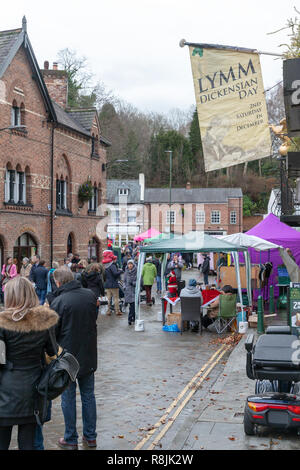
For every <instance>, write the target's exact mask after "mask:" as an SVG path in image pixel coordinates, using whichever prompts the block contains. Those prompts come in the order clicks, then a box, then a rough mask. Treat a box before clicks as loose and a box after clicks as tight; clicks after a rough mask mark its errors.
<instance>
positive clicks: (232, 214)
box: [230, 211, 236, 224]
mask: <svg viewBox="0 0 300 470" xmlns="http://www.w3.org/2000/svg"><path fill="white" fill-rule="evenodd" d="M230 223H231V224H236V211H231V212H230Z"/></svg>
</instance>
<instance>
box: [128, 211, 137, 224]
mask: <svg viewBox="0 0 300 470" xmlns="http://www.w3.org/2000/svg"><path fill="white" fill-rule="evenodd" d="M127 222H128V223H130V222H136V211H135V210H130V211H128V212H127Z"/></svg>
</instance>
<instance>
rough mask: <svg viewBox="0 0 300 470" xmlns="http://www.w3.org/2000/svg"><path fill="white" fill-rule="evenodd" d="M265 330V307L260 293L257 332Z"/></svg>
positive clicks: (260, 332) (261, 332)
mask: <svg viewBox="0 0 300 470" xmlns="http://www.w3.org/2000/svg"><path fill="white" fill-rule="evenodd" d="M264 332H265V327H264V307H263V298H262V296H261V295H260V296H259V297H258V299H257V333H258V334H263V333H264Z"/></svg>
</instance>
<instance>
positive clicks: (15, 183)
mask: <svg viewBox="0 0 300 470" xmlns="http://www.w3.org/2000/svg"><path fill="white" fill-rule="evenodd" d="M4 200H5V202H9V203H11V204H26V175H25V173H24V172H23V171H15V170H6V173H5V194H4Z"/></svg>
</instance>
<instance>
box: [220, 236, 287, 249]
mask: <svg viewBox="0 0 300 470" xmlns="http://www.w3.org/2000/svg"><path fill="white" fill-rule="evenodd" d="M216 237H217V238H220V239H221V240H224V241H226V242H228V243H232V244H233V245H238V246H246V247H251V248H254V249H255V250H257V251H266V250H273V249H274V248H279V247H280V246H279V245H276V244H275V243H271V242H268V241H267V240H263V239H262V238H260V237H256V236H255V235H247V233H233V234H232V235H220V236H218V235H217V236H216Z"/></svg>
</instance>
